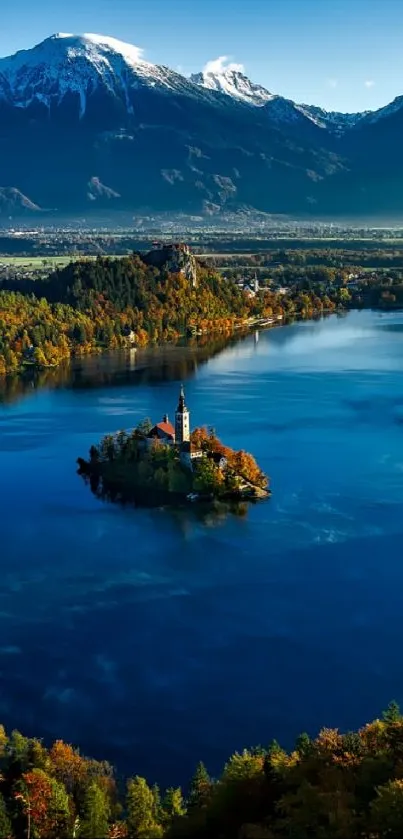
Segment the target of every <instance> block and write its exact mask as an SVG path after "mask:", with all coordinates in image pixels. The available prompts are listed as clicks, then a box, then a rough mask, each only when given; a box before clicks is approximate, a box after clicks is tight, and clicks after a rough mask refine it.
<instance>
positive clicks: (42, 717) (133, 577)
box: [0, 312, 403, 784]
mask: <svg viewBox="0 0 403 839" xmlns="http://www.w3.org/2000/svg"><path fill="white" fill-rule="evenodd" d="M258 337H259V340H257V339H256V338H255V337H254V336H253V335H251V336H248V337H247V338H246V339H244V340H240V341H239V342H238V343H235V344H232V345H231V346H228V347H227V348H225V349H223V350H222V352H220V353H218V354H216V355H214V357H211V358H210V359H209V360H208V361H207V363H198V359H197V358H196V357H194V356H193V355H189V353H188V351H187V350H185V349H183V350H179V349H177V350H175V351H172V352H170V351H168V350H167V351H166V352H164V353H162V354H161V353H160V354H158V353H155V354H154V355H153V354H152V353H150V354H148V355H147V354H145V356H144V358H145V361H144V365H143V371H142V372H141V371H140V375H137V374H136V365H137V364H138V360H137V358H136V359H135V360H133V359H132V360H131V361H130V362H128V360H127V359H125V360H119V359H118V360H117V361H115V362H114V363H113V364H112V367H111V369H110V373H109V375H108V381H107V383H105V381H104V380H103V379H102V377H101V380H100V381H99V378H100V377H99V375H98V374H99V370H100V369H101V370H102V369H103V364H104V363H105V364H106V362H103V361H102V360H99V359H98V360H97V361H94V362H93V369H94V370H95V375H94V376H93V377H92V378H91V375H88V377H85V376H84V377H82V376H81V378H80V376H78V379H77V374H76V376H75V379H74V382H73V380H72V384H74V386H72V387H69V386H67V384H65V386H63V387H60V386H59V387H57V388H51V387H47V388H37V389H35V388H31V389H30V390H29V389H28V390H26V391H25V393H24V394H23V395H22V396H21V398H19V399H16V400H14V401H3V402H0V510H1V531H0V533H1V537H0V676H1V682H0V720H1V721H2V722H4V723H5V724H6V725H7V727H9V728H10V727H18V728H20V729H21V730H23V731H24V733H27V734H30V735H37V736H42V737H44V738H45V739H46V741H50V740H51V739H52V738H57V737H61V738H64V739H66V740H68V741H72V742H75V743H77V744H79V745H80V748H81V749H82V751H84V752H85V753H87V754H91V755H92V756H94V757H103V758H106V759H109V760H111V761H112V762H114V763H115V764H116V765H117V766H118V768H119V770H121V771H122V772H127V773H128V772H132V773H139V774H144V775H146V776H147V777H148V779H149V780H150V781H151V782H153V781H155V780H156V781H158V782H160V783H162V784H164V783H180V782H184V781H186V779H187V778H188V776H189V775H190V773H191V772H192V770H193V768H194V765H195V763H196V762H197V760H198V759H203V760H204V761H205V762H206V764H207V766H208V768H209V769H210V770H211V771H212V772H213V773H215V772H218V770H219V768H220V766H221V765H222V763H223V761H224V760H225V759H226V757H228V755H229V753H230V752H231V751H234V750H235V749H241V748H243V747H244V746H248V745H256V744H258V743H267V742H269V741H270V740H271V739H272V738H274V737H275V738H276V739H278V740H280V741H281V742H282V743H283V744H284V745H286V746H291V745H292V743H293V740H294V738H295V736H296V735H297V734H298V733H299V732H300V731H302V730H308V731H309V732H312V733H314V732H315V731H316V730H317V729H318V728H319V727H320V726H322V725H328V726H340V727H342V728H344V729H346V728H352V727H354V726H358V725H360V724H361V723H363V722H365V721H366V720H367V719H369V718H372V717H373V716H375V715H377V714H379V713H380V712H381V710H382V709H383V708H384V707H385V706H386V705H387V703H388V702H389V701H390V700H391V699H393V698H395V699H397V700H398V701H399V700H400V701H401V702H403V661H402V660H401V658H400V656H401V650H402V649H403V541H402V535H403V517H402V510H403V506H402V505H403V375H402V373H403V314H390V315H389V314H387V315H381V314H378V313H371V312H361V313H358V312H353V313H351V314H350V315H348V316H347V317H345V318H337V317H331V318H328V319H327V320H323V321H318V322H309V323H299V324H295V325H293V326H290V327H283V328H280V329H276V330H271V331H268V332H264V333H260V335H259V336H258ZM203 360H204V361H205V360H206V359H205V358H204V359H203ZM108 363H109V362H108ZM90 368H91V365H90ZM130 368H132V370H130ZM97 371H98V372H97ZM153 371H154V372H153ZM182 378H184V379H185V388H186V398H187V403H188V406H189V408H190V410H191V422H192V425H196V424H197V425H201V424H208V425H213V426H214V427H215V428H216V430H217V432H218V433H219V435H220V436H221V437H222V439H223V440H224V442H226V443H228V445H230V446H233V447H236V448H246V449H247V450H250V451H251V452H252V453H253V454H254V455H255V456H256V458H257V460H258V462H259V464H260V465H261V466H262V468H263V469H264V470H265V471H266V472H267V473H268V474H269V475H270V476H271V480H272V489H273V496H272V498H271V499H270V500H269V501H266V502H263V503H259V504H256V505H253V506H251V507H249V509H248V513H247V516H245V517H243V518H242V517H235V516H222V517H221V518H219V517H217V516H216V517H214V516H208V517H207V518H200V517H198V515H197V512H195V510H194V509H193V507H191V506H190V507H189V510H186V511H182V512H174V511H169V510H144V509H129V508H124V509H123V508H121V507H119V506H115V505H108V504H106V503H103V502H101V501H98V500H97V499H96V498H95V497H94V496H93V495H92V494H91V492H90V491H89V489H88V487H87V486H85V484H84V483H83V482H82V481H81V479H80V478H79V477H78V476H77V475H76V463H75V461H76V458H77V456H79V455H81V456H86V454H87V452H88V449H89V447H90V445H91V443H93V442H96V441H97V440H98V439H99V438H100V437H101V436H102V435H103V434H104V433H106V432H109V431H113V430H117V429H119V428H122V427H129V426H131V425H133V424H135V423H137V422H138V421H139V420H140V419H141V418H142V417H143V416H151V417H153V418H155V420H159V419H160V418H161V417H162V414H163V413H164V412H165V411H168V413H169V414H171V415H173V412H174V409H175V405H176V402H177V396H178V388H179V383H180V380H181V379H182ZM101 382H102V383H101ZM78 385H79V386H78ZM87 385H88V386H87Z"/></svg>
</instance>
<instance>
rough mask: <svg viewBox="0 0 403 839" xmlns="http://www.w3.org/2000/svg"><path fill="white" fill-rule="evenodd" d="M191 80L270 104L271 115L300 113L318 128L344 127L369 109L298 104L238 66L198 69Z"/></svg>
mask: <svg viewBox="0 0 403 839" xmlns="http://www.w3.org/2000/svg"><path fill="white" fill-rule="evenodd" d="M190 80H191V81H192V82H194V83H195V84H197V85H199V86H200V87H204V88H206V89H208V90H216V91H219V92H220V93H224V94H225V95H226V96H231V97H232V98H233V99H237V100H239V101H240V102H245V103H246V104H247V105H252V106H253V107H257V108H262V107H265V106H268V105H269V107H268V108H267V111H268V114H269V116H270V117H271V118H273V119H276V120H280V121H288V120H291V121H292V122H295V121H297V120H299V119H300V118H301V114H302V116H303V117H306V119H309V120H310V121H311V122H313V123H314V124H315V125H317V126H318V127H319V128H325V129H328V130H331V131H333V130H334V131H338V132H341V131H345V130H347V129H348V128H350V127H351V126H353V125H355V124H356V123H357V122H358V121H359V120H360V119H361V118H362V117H363V116H366V114H367V113H368V112H365V113H363V114H361V113H358V114H342V113H338V112H336V111H326V110H324V108H319V107H316V106H315V105H304V104H302V105H299V104H297V103H296V102H293V101H292V100H291V99H286V98H284V97H283V96H278V95H277V94H274V93H270V92H269V91H268V90H266V88H265V87H262V86H261V85H258V84H255V83H254V82H252V81H251V80H250V79H248V77H247V76H245V74H244V73H243V72H242V71H241V70H235V69H229V68H225V67H223V68H222V69H217V70H215V71H212V70H204V71H202V72H201V73H194V74H193V75H192V76H190Z"/></svg>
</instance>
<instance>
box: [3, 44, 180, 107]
mask: <svg viewBox="0 0 403 839" xmlns="http://www.w3.org/2000/svg"><path fill="white" fill-rule="evenodd" d="M142 54H143V51H142V50H141V49H140V48H139V47H136V46H132V45H131V44H127V43H125V42H124V41H119V40H117V39H116V38H112V37H109V36H106V35H94V34H90V33H89V34H85V35H72V34H70V33H64V32H61V33H58V34H55V35H51V36H50V37H49V38H46V39H45V40H44V41H42V42H41V43H40V44H37V46H35V47H33V48H32V49H29V50H20V51H19V52H17V53H15V55H12V56H10V57H8V58H0V98H3V99H6V100H7V101H10V102H11V103H12V104H13V105H14V106H16V107H19V108H26V107H28V106H29V105H31V104H32V103H33V102H40V103H41V104H42V105H45V106H46V107H48V108H50V106H51V104H52V103H54V102H56V103H60V101H61V100H62V99H63V97H64V96H65V95H66V93H75V94H78V96H79V100H80V117H82V116H83V115H84V113H85V110H86V104H87V96H88V94H89V93H90V92H93V91H94V90H95V89H96V88H98V87H99V86H100V85H102V86H103V88H104V89H106V90H107V91H109V93H110V94H112V95H115V96H116V95H118V96H120V97H121V98H123V100H124V101H126V106H127V109H128V112H132V111H133V108H132V105H131V101H130V100H131V96H130V93H131V91H132V90H134V89H135V88H137V87H138V85H139V83H144V84H147V85H148V86H156V85H159V86H162V87H172V86H173V85H174V82H173V80H172V78H171V76H173V75H175V74H172V73H171V71H169V70H167V69H166V68H163V67H158V66H157V65H154V64H150V63H149V62H147V61H145V60H144V59H143V58H142Z"/></svg>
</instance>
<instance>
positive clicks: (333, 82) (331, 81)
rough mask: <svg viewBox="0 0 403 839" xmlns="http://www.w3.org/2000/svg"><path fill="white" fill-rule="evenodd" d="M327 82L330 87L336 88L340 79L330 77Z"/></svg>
mask: <svg viewBox="0 0 403 839" xmlns="http://www.w3.org/2000/svg"><path fill="white" fill-rule="evenodd" d="M327 83H328V85H329V87H332V88H333V89H334V88H335V87H337V85H338V83H339V80H338V79H328V80H327Z"/></svg>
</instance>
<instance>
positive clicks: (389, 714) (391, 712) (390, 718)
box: [382, 700, 402, 723]
mask: <svg viewBox="0 0 403 839" xmlns="http://www.w3.org/2000/svg"><path fill="white" fill-rule="evenodd" d="M382 716H383V719H384V720H385V722H387V723H394V722H400V721H401V720H402V715H401V713H400V707H399V705H398V704H397V702H395V700H393V701H392V702H389V705H388V707H387V708H386V711H384V712H383V714H382Z"/></svg>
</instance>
